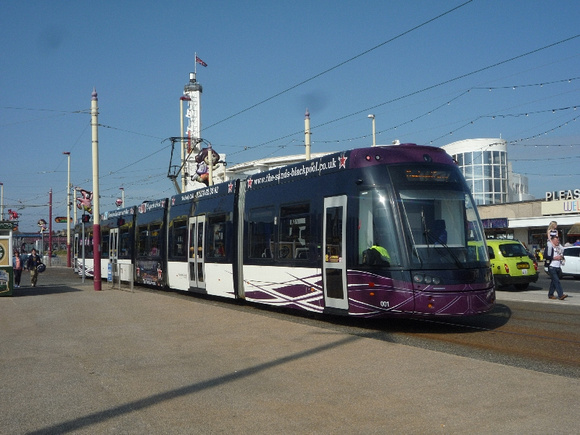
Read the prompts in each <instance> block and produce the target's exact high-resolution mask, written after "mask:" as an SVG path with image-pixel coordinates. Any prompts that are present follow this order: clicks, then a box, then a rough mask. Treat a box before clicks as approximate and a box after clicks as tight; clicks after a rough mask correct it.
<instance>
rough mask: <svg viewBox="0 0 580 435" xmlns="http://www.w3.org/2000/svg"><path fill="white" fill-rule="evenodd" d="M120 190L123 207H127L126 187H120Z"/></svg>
mask: <svg viewBox="0 0 580 435" xmlns="http://www.w3.org/2000/svg"><path fill="white" fill-rule="evenodd" d="M119 190H120V191H121V207H123V208H124V207H125V188H124V187H119Z"/></svg>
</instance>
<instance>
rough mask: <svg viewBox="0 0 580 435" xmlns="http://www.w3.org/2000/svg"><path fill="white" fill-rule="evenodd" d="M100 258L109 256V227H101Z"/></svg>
mask: <svg viewBox="0 0 580 435" xmlns="http://www.w3.org/2000/svg"><path fill="white" fill-rule="evenodd" d="M101 258H109V229H108V228H103V229H101Z"/></svg>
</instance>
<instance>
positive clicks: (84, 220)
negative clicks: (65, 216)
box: [81, 214, 91, 224]
mask: <svg viewBox="0 0 580 435" xmlns="http://www.w3.org/2000/svg"><path fill="white" fill-rule="evenodd" d="M81 220H82V222H83V223H84V224H86V223H87V222H90V221H91V215H90V214H84V215H83V216H82V218H81Z"/></svg>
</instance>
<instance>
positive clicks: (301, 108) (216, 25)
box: [0, 0, 580, 231]
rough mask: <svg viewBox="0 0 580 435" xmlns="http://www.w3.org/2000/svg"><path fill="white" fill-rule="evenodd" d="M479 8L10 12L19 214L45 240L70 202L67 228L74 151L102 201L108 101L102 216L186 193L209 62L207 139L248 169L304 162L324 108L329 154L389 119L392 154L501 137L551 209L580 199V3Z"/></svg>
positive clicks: (77, 174)
mask: <svg viewBox="0 0 580 435" xmlns="http://www.w3.org/2000/svg"><path fill="white" fill-rule="evenodd" d="M463 3H464V1H462V0H457V1H432V0H425V1H418V0H417V1H414V0H401V1H399V0H390V1H382V0H377V1H340V0H339V1H336V0H334V1H315V0H310V1H303V0H296V1H274V2H272V1H268V2H266V1H219V0H217V1H201V0H200V1H169V2H157V1H147V0H145V1H90V2H89V1H84V0H78V1H57V0H52V1H17V0H6V1H3V2H2V3H1V4H0V43H1V46H2V53H1V54H0V82H1V84H0V150H1V151H0V153H1V154H0V182H3V183H4V204H5V213H6V211H7V209H8V208H12V209H17V210H18V212H19V213H20V215H21V225H20V229H21V230H22V231H37V230H38V227H37V226H36V222H37V221H38V220H39V219H40V218H43V219H45V220H48V207H47V205H46V204H47V203H48V191H49V190H50V189H51V188H52V190H53V201H54V208H53V216H65V215H66V211H65V210H66V209H65V203H66V182H67V161H66V156H64V155H63V154H62V152H63V151H70V152H71V155H72V157H71V160H72V175H71V176H72V180H71V181H72V183H73V184H74V185H76V186H80V187H84V188H87V189H89V190H91V189H92V169H91V165H92V163H91V128H90V115H89V109H90V102H91V92H92V90H93V87H95V88H96V90H97V92H98V97H99V112H100V114H99V123H100V124H101V125H102V126H101V128H100V130H99V152H100V175H101V180H100V190H101V203H100V204H101V211H105V210H108V209H114V208H115V205H114V201H115V199H116V198H117V197H118V196H119V192H120V190H119V187H124V189H125V192H126V203H127V204H139V203H141V202H142V201H143V200H145V199H155V198H161V197H166V196H170V195H172V194H174V193H175V192H174V189H173V187H172V184H171V183H170V181H169V179H168V178H167V177H166V175H167V168H168V165H169V159H170V148H169V142H164V141H163V140H164V139H166V138H168V137H171V136H179V135H180V128H179V125H180V123H179V97H180V96H181V95H182V92H183V86H184V85H185V84H186V83H187V81H188V79H189V72H190V71H193V69H194V53H195V52H197V53H198V56H199V57H200V58H201V59H203V60H204V61H205V62H206V63H207V64H208V66H207V68H204V67H201V66H198V68H197V73H198V74H197V78H198V81H199V82H200V83H201V85H202V86H203V94H202V136H203V138H204V139H206V140H208V141H210V142H211V143H212V145H213V147H214V149H215V150H217V151H218V152H219V153H222V154H224V153H225V154H226V155H227V157H226V159H227V161H228V164H230V165H233V164H235V163H240V162H243V161H247V160H253V159H258V158H263V157H267V156H280V155H286V154H298V153H302V152H303V151H304V148H303V144H304V134H303V129H304V112H305V110H306V108H308V110H309V111H310V114H311V126H312V133H313V134H312V145H313V152H319V151H338V150H343V149H349V148H355V147H362V146H367V145H370V144H371V142H372V139H371V122H370V120H369V119H368V118H367V115H368V114H369V113H374V114H375V116H376V128H377V142H378V143H380V144H388V143H391V142H392V141H393V140H395V139H398V140H400V141H401V142H415V143H420V144H432V145H435V146H442V145H445V144H447V143H450V142H454V141H457V140H462V139H470V138H480V137H492V138H495V137H500V136H501V137H502V138H504V139H506V140H507V141H508V143H509V148H508V150H509V151H508V152H509V154H508V157H509V159H510V161H511V162H513V167H514V170H515V171H516V172H520V173H523V174H526V175H527V176H528V177H529V179H530V191H531V193H532V194H533V195H535V196H536V197H539V198H541V197H543V196H544V193H545V192H546V191H547V190H561V189H574V188H580V175H579V174H580V168H579V163H580V161H579V154H580V153H579V149H580V119H577V118H578V117H579V116H580V110H575V109H574V108H575V107H577V106H579V105H580V37H578V36H579V35H580V27H579V26H578V23H579V22H580V2H578V1H577V0H570V1H525V2H523V1H515V0H513V1H510V0H507V1H506V0H497V1H496V0H474V1H472V2H468V3H467V4H465V5H464V6H461V7H458V6H460V5H462V4H463ZM457 7H458V8H457ZM454 8H457V9H455V10H454V11H451V10H452V9H454ZM449 11H451V12H449ZM447 12H448V13H447ZM565 40H567V41H565ZM562 41H565V42H562ZM550 45H552V46H551V47H548V46H550ZM544 47H548V48H544ZM528 53H529V54H528ZM541 84H543V85H541ZM490 89H491V91H490ZM278 94H279V95H278ZM272 97H273V98H272ZM264 101H265V102H264ZM252 106H255V107H252ZM246 109H248V110H246ZM240 112H241V113H240ZM526 114H527V116H526ZM233 115H235V116H233ZM62 228H64V225H62V224H54V225H53V229H55V230H58V229H62Z"/></svg>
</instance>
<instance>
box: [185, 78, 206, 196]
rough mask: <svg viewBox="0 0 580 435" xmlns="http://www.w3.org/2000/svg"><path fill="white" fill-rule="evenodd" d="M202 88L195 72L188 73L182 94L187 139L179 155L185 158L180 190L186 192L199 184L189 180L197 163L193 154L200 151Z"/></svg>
mask: <svg viewBox="0 0 580 435" xmlns="http://www.w3.org/2000/svg"><path fill="white" fill-rule="evenodd" d="M202 92H203V88H202V87H201V85H200V84H199V83H197V80H196V73H194V72H192V73H189V83H187V84H186V85H185V86H184V88H183V95H184V96H185V97H187V99H186V101H188V104H187V112H186V114H185V117H186V118H187V119H188V123H187V131H186V134H185V135H186V137H187V141H186V142H184V143H182V146H183V147H184V149H183V150H182V153H181V155H182V156H184V157H183V158H184V159H185V161H184V162H182V163H183V170H182V174H183V185H182V191H183V192H187V191H189V190H193V189H195V188H199V186H195V185H194V184H196V183H195V182H194V181H191V176H192V175H193V174H195V173H196V169H197V163H196V161H195V156H196V155H197V154H198V153H199V152H200V151H201V93H202Z"/></svg>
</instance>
